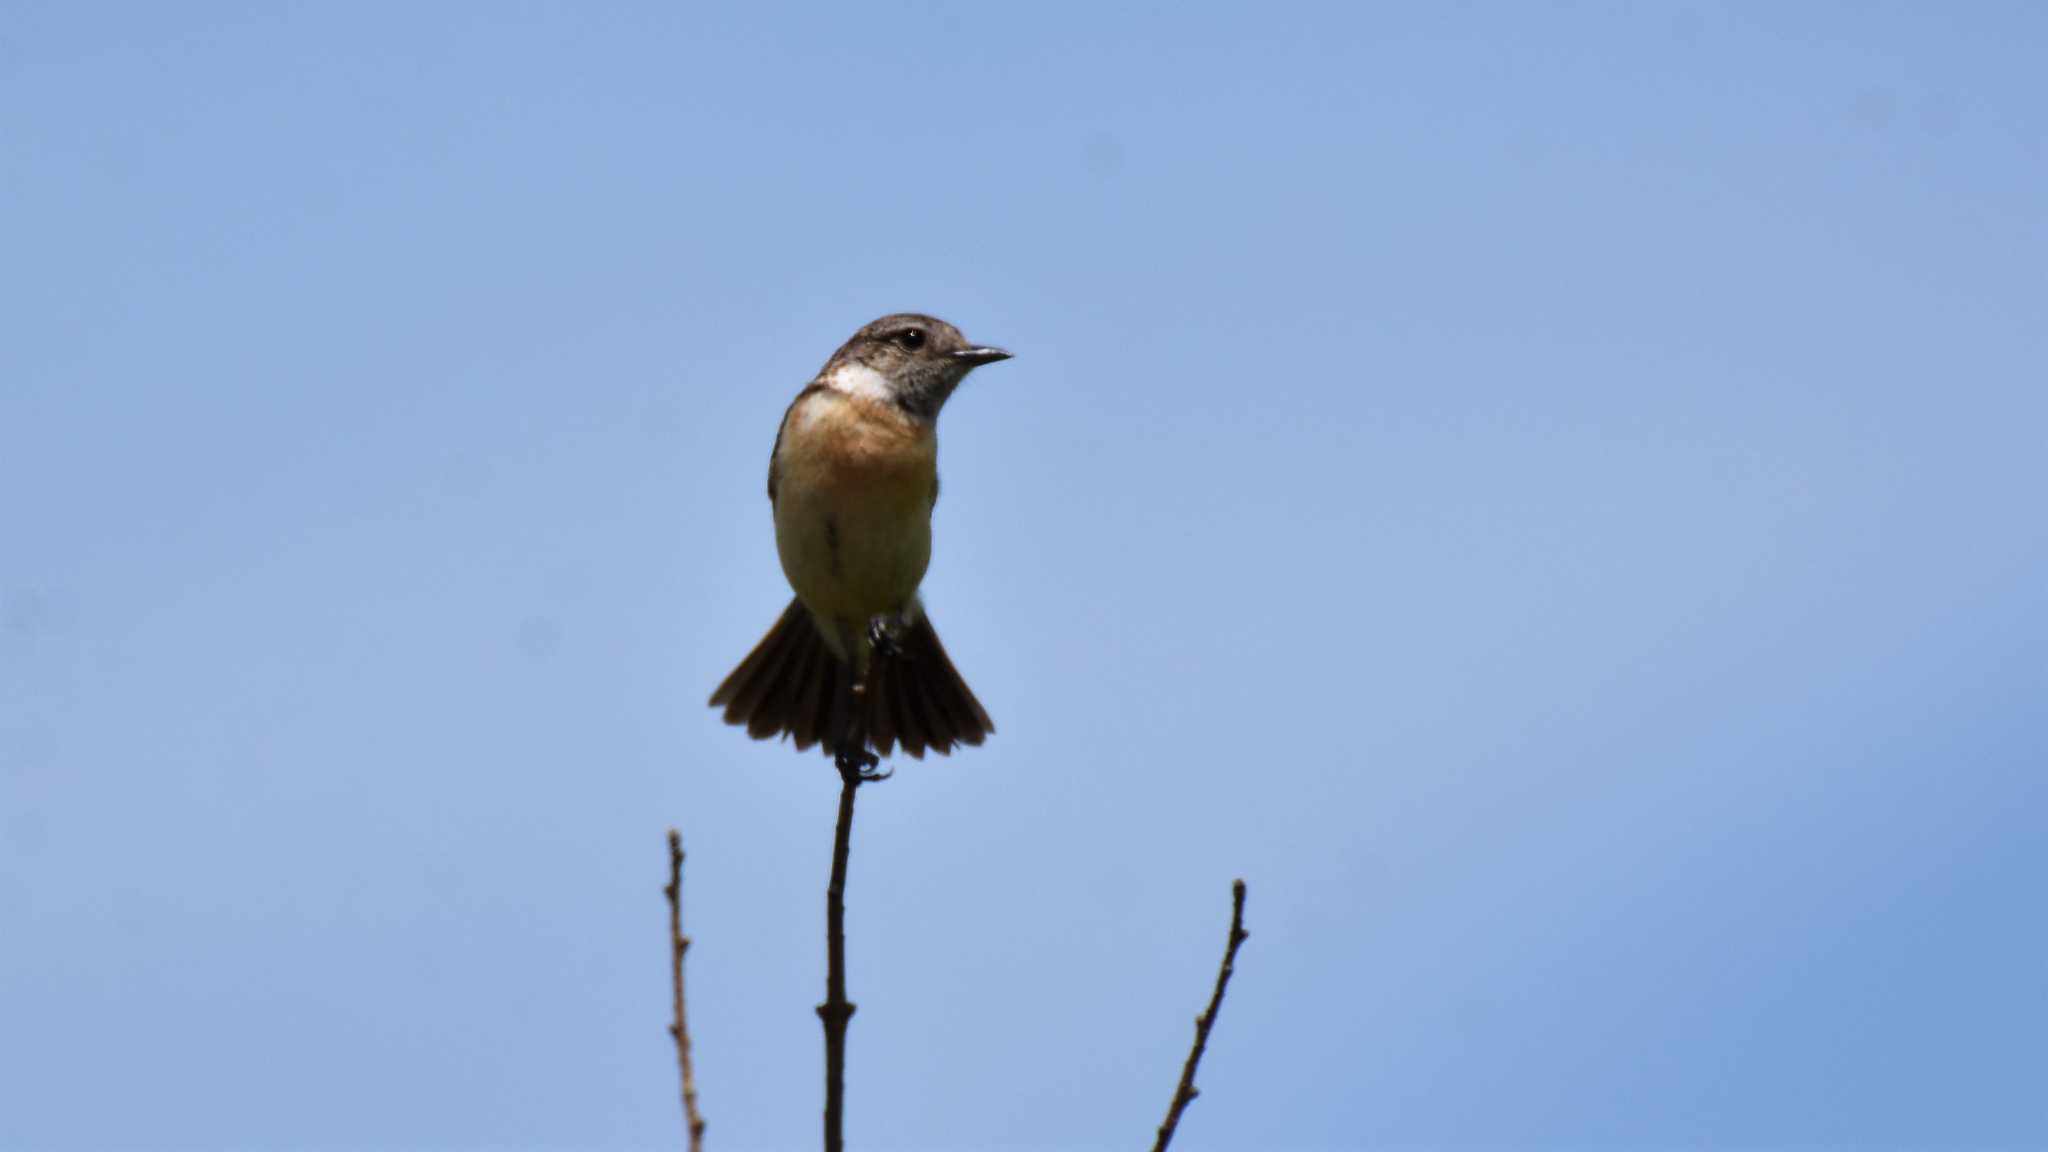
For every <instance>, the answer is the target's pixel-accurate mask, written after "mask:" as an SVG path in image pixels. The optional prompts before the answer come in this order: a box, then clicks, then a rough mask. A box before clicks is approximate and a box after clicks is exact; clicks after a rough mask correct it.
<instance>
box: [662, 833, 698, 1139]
mask: <svg viewBox="0 0 2048 1152" xmlns="http://www.w3.org/2000/svg"><path fill="white" fill-rule="evenodd" d="M662 892H664V893H665V894H667V896H668V940H669V967H670V970H671V971H672V972H673V974H674V976H675V988H676V996H675V999H676V1021H675V1023H673V1024H671V1025H669V1026H668V1034H669V1035H670V1036H672V1037H674V1038H675V1042H676V1065H677V1067H678V1068H680V1069H681V1071H682V1076H683V1119H684V1120H686V1121H687V1122H688V1123H689V1126H690V1152H704V1117H703V1116H701V1115H699V1114H698V1112H697V1073H696V1071H695V1070H694V1069H693V1068H692V1067H691V1066H690V1023H689V1018H688V1017H687V1016H686V1015H684V1013H683V953H685V952H688V951H689V950H690V938H689V937H688V936H685V935H683V835H682V833H680V832H678V831H676V830H675V829H673V828H671V829H669V830H668V887H666V888H664V889H662Z"/></svg>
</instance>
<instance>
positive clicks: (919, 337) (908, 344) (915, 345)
mask: <svg viewBox="0 0 2048 1152" xmlns="http://www.w3.org/2000/svg"><path fill="white" fill-rule="evenodd" d="M896 343H898V344H900V345H902V346H903V350H904V351H906V352H915V351H917V350H918V349H919V348H922V347H924V329H922V328H905V329H904V330H903V331H901V332H898V333H897V334H896Z"/></svg>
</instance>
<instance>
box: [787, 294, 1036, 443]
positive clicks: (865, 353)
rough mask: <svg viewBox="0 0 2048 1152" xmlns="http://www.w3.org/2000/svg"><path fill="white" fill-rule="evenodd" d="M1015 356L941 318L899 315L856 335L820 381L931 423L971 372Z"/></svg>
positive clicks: (885, 319)
mask: <svg viewBox="0 0 2048 1152" xmlns="http://www.w3.org/2000/svg"><path fill="white" fill-rule="evenodd" d="M1009 358H1010V354H1009V353H1008V352H1005V351H1003V350H1002V349H1001V348H991V347H988V346H987V345H982V344H973V343H970V342H969V341H968V339H967V337H965V336H962V335H961V334H960V330H959V329H958V328H955V327H953V326H952V325H951V324H948V323H946V322H945V321H944V320H940V319H938V318H937V317H934V316H923V315H919V314H918V313H915V312H898V313H896V314H895V315H893V316H884V317H882V318H881V319H880V320H877V321H875V322H874V323H872V324H869V325H868V326H867V327H865V328H862V329H861V330H860V331H858V332H856V333H854V334H853V339H851V340H848V341H847V342H846V343H845V344H843V345H841V346H840V349H839V351H837V352H835V353H833V354H832V359H830V360H828V361H826V363H825V368H824V370H823V371H821V372H820V373H818V378H819V379H820V380H823V381H826V382H827V383H829V384H831V385H833V386H834V387H837V388H841V389H844V390H846V391H848V392H853V393H856V394H861V395H867V396H871V397H873V398H875V399H879V400H887V401H889V402H891V403H893V404H896V405H898V406H899V407H901V408H902V409H903V410H904V411H906V412H909V413H910V414H911V415H913V416H917V417H919V418H921V419H925V420H930V419H934V418H936V417H937V416H938V414H939V409H940V408H941V407H942V406H944V404H945V403H946V398H947V397H948V396H951V395H952V394H953V389H955V388H958V387H959V386H960V381H962V380H964V379H966V378H967V374H968V373H969V372H972V371H973V370H974V369H975V368H977V367H979V366H981V365H983V364H993V363H995V362H996V361H998V360H1008V359H1009Z"/></svg>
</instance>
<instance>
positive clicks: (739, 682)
mask: <svg viewBox="0 0 2048 1152" xmlns="http://www.w3.org/2000/svg"><path fill="white" fill-rule="evenodd" d="M895 641H896V644H895V647H896V651H895V652H893V653H890V654H887V655H884V654H882V653H880V652H877V653H876V654H875V657H874V660H873V661H872V663H871V665H870V667H869V669H868V683H867V687H866V689H865V690H864V691H863V692H861V693H859V694H856V693H855V692H854V690H853V670H852V668H851V667H850V666H849V665H848V664H847V663H846V661H844V660H841V659H840V658H839V657H837V656H835V655H833V654H832V649H831V648H829V647H827V646H826V644H825V638H824V637H823V636H821V635H820V634H819V633H818V626H817V625H816V624H814V623H812V621H811V614H810V613H809V612H808V611H806V610H805V609H804V606H803V604H802V603H800V602H799V601H796V600H791V601H790V602H789V607H788V608H785V609H783V612H782V618H781V619H780V620H777V621H776V622H775V627H773V628H770V629H769V630H768V635H766V636H763V637H762V638H761V642H760V643H759V644H756V645H754V650H753V651H752V652H749V653H748V654H747V658H746V659H745V660H742V661H740V666H739V667H738V668H735V669H733V671H732V675H730V676H727V677H726V678H725V683H723V684H720V685H719V686H718V691H716V692H713V693H712V694H711V706H712V707H714V708H716V707H718V706H719V705H724V706H725V722H726V723H728V724H742V725H745V726H746V729H747V735H749V736H752V737H753V738H754V739H756V740H766V739H767V738H769V737H770V736H790V737H794V738H795V740H796V746H797V748H798V749H799V750H802V749H806V748H809V747H810V746H811V745H813V744H823V745H824V746H825V751H826V752H828V753H829V752H833V751H836V750H837V749H839V748H840V747H843V746H845V745H847V744H850V743H852V742H853V741H855V740H856V739H860V740H862V741H863V742H864V743H865V744H866V745H867V746H869V747H871V748H873V749H874V750H875V752H876V754H877V755H881V756H887V755H889V754H890V751H891V749H893V748H894V747H895V746H896V745H897V744H901V745H902V746H903V751H904V752H906V753H908V754H909V755H911V756H914V757H918V758H922V757H923V756H924V754H925V751H926V750H927V749H929V750H931V751H933V752H938V753H941V754H944V753H948V752H951V751H952V750H953V748H954V747H955V746H956V745H960V744H979V743H981V742H982V740H983V739H984V738H986V737H987V736H988V735H989V734H990V733H992V732H994V731H995V730H996V726H995V724H994V722H992V721H991V720H989V718H988V713H987V712H986V711H984V710H983V709H982V707H981V701H979V700H976V699H975V698H974V693H973V692H972V691H971V690H969V689H968V687H967V682H966V681H964V680H962V679H960V673H959V672H957V671H955V670H954V668H953V662H952V661H951V660H949V659H947V658H946V649H945V646H944V645H942V644H940V643H939V634H938V633H937V632H935V631H933V630H932V624H931V621H930V620H927V619H925V616H924V613H922V612H919V613H918V614H917V618H916V619H915V620H912V621H909V622H907V623H906V624H905V625H904V627H903V630H902V631H901V633H899V634H898V635H897V636H896V637H895Z"/></svg>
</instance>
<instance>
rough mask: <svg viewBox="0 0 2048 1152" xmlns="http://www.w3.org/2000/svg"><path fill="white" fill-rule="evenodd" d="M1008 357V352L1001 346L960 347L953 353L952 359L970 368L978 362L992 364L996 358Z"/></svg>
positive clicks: (1003, 358)
mask: <svg viewBox="0 0 2048 1152" xmlns="http://www.w3.org/2000/svg"><path fill="white" fill-rule="evenodd" d="M1009 358H1010V354H1009V353H1008V352H1005V351H1003V350H1002V349H1001V348H986V347H984V348H962V349H961V350H959V351H958V352H955V353H953V359H955V360H958V361H960V362H961V363H962V364H965V365H967V366H968V367H970V368H971V367H974V366H975V365H979V364H993V363H995V362H996V361H998V360H1008V359H1009Z"/></svg>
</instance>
